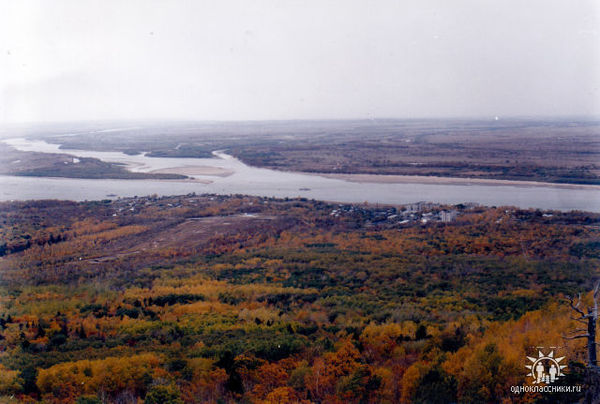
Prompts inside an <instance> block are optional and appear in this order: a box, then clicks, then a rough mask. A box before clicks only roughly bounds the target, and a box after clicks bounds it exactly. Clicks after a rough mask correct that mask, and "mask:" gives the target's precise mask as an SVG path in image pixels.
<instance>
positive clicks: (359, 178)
mask: <svg viewBox="0 0 600 404" xmlns="http://www.w3.org/2000/svg"><path fill="white" fill-rule="evenodd" d="M318 175H320V176H321V177H325V178H332V179H338V180H343V181H350V182H357V183H376V184H436V185H498V186H515V187H519V186H521V187H551V188H564V189H595V190H600V185H587V184H559V183H553V182H537V181H513V180H492V179H487V178H458V177H435V176H426V175H378V174H328V173H325V174H318Z"/></svg>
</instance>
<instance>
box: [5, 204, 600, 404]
mask: <svg viewBox="0 0 600 404" xmlns="http://www.w3.org/2000/svg"><path fill="white" fill-rule="evenodd" d="M442 212H444V213H446V212H452V215H451V216H450V217H449V216H448V215H446V216H444V215H443V214H442ZM444 217H445V218H446V220H442V219H440V218H444ZM448 217H449V218H448ZM0 234H1V238H0V240H1V242H0V243H1V244H0V313H2V314H1V317H0V396H1V397H2V398H1V399H0V401H2V400H4V401H2V402H5V401H6V402H24V403H34V402H45V403H78V404H84V403H87V404H91V403H135V402H140V403H141V402H143V403H213V404H216V403H223V404H224V403H265V404H266V403H452V402H460V403H505V402H528V403H532V402H538V403H555V402H574V401H577V400H579V399H581V398H582V397H583V394H584V393H583V391H582V392H581V393H568V394H567V393H553V394H540V393H535V392H533V393H532V392H529V393H523V394H514V393H513V392H511V386H515V385H524V384H527V383H528V381H527V369H526V368H525V365H526V364H527V363H528V362H527V358H526V357H527V356H531V355H532V354H537V351H536V350H535V347H537V346H539V345H540V344H543V345H544V346H554V347H559V349H560V351H561V356H565V357H566V358H567V359H565V363H566V362H568V363H566V364H567V365H568V368H567V371H565V373H566V376H565V377H563V378H562V379H560V380H559V381H558V382H557V384H559V385H579V386H584V387H585V385H586V378H585V367H586V349H585V340H583V339H568V338H565V337H566V336H568V335H570V334H571V333H573V332H574V331H575V330H576V329H577V328H578V326H579V325H578V324H577V322H576V321H575V320H573V319H572V317H573V316H572V315H571V313H572V309H571V308H570V307H569V304H568V300H567V296H573V295H576V294H578V293H582V297H581V298H582V300H583V302H584V304H587V303H589V302H590V300H591V295H590V294H589V293H588V292H589V291H590V290H592V288H593V280H594V279H595V277H597V276H598V275H600V267H599V259H600V253H599V251H600V249H599V248H598V247H599V246H600V241H598V240H600V215H598V214H592V213H583V212H568V213H566V212H557V211H553V212H549V211H539V210H522V209H517V208H513V207H492V208H485V207H480V206H477V205H456V206H441V205H435V204H424V205H419V206H416V207H415V206H410V207H407V206H383V205H373V204H358V205H338V204H331V203H326V202H318V201H313V200H306V199H273V198H261V197H249V196H239V195H233V196H217V195H195V194H190V195H183V196H172V197H157V196H150V197H136V198H124V199H116V200H104V201H95V202H68V201H26V202H5V203H1V204H0Z"/></svg>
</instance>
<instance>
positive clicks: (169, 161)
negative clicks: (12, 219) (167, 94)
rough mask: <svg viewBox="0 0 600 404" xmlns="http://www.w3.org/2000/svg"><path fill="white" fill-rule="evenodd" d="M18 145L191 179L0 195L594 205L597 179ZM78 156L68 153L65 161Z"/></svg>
mask: <svg viewBox="0 0 600 404" xmlns="http://www.w3.org/2000/svg"><path fill="white" fill-rule="evenodd" d="M4 142H5V143H7V144H10V145H11V146H13V147H15V148H17V149H19V150H23V151H37V152H46V153H68V154H70V155H72V156H75V157H95V158H98V159H100V160H103V161H107V162H117V163H122V164H124V165H125V166H126V167H127V169H129V170H131V171H137V172H157V171H158V172H160V171H162V172H187V173H188V174H189V173H192V175H193V177H194V179H190V180H106V179H100V180H95V179H71V178H48V177H20V176H0V200H24V199H70V200H77V201H81V200H98V199H107V198H116V197H129V196H134V195H138V196H142V195H150V194H158V195H178V194H187V193H192V192H195V193H198V194H200V193H215V194H248V195H257V196H274V197H305V198H311V199H320V200H326V201H337V202H356V203H360V202H369V203H382V204H406V203H412V202H418V201H430V202H437V203H445V204H457V203H464V202H476V203H479V204H482V205H487V206H518V207H521V208H540V209H554V210H563V211H567V210H583V211H592V212H600V187H592V186H573V187H569V186H554V185H540V184H538V185H526V184H517V185H513V184H506V183H504V184H502V183H500V184H493V185H491V184H476V183H475V184H468V183H460V180H459V183H451V184H438V183H431V182H428V183H415V182H414V179H413V180H411V181H410V182H409V181H407V182H405V183H403V182H402V180H401V179H400V180H399V181H398V182H395V183H381V182H353V181H345V180H342V179H334V178H326V177H322V176H319V175H310V174H301V173H294V172H282V171H275V170H269V169H264V168H256V167H250V166H247V165H245V164H244V163H242V162H241V161H239V160H237V159H235V158H233V157H231V156H229V155H227V154H224V153H219V152H215V153H214V155H215V157H214V158H205V159H197V158H162V157H146V156H145V155H143V154H140V155H136V156H129V155H126V154H124V153H118V152H97V151H87V150H64V149H59V145H57V144H49V143H46V142H44V141H30V140H26V139H8V140H5V141H4ZM73 161H75V163H76V162H77V159H75V160H72V159H71V160H70V161H69V162H70V163H73Z"/></svg>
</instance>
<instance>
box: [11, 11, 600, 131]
mask: <svg viewBox="0 0 600 404" xmlns="http://www.w3.org/2000/svg"><path fill="white" fill-rule="evenodd" d="M599 4H600V3H599V2H598V1H596V0H589V1H586V0H497V1H491V0H490V1H488V0H435V1H434V0H414V1H412V0H409V1H406V0H401V1H385V0H378V1H366V0H365V1H353V0H340V1H326V0H315V1H285V0H273V1H253V0H240V1H228V0H214V1H201V0H198V1H149V0H141V1H122V0H119V1H116V0H115V1H107V0H101V1H87V0H73V1H60V0H58V1H45V0H41V1H26V0H16V1H13V0H0V122H2V121H4V122H15V121H65V120H67V121H68V120H84V119H129V118H131V119H138V118H156V119H164V118H186V119H197V120H229V119H233V120H246V119H302V118H370V117H397V118H411V117H435V116H461V117H470V116H496V115H498V116H507V115H590V114H600V90H599V85H600V35H599V32H598V31H599V29H600V28H599V27H600V6H599Z"/></svg>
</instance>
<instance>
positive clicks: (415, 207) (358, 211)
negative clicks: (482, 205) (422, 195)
mask: <svg viewBox="0 0 600 404" xmlns="http://www.w3.org/2000/svg"><path fill="white" fill-rule="evenodd" d="M474 206H476V205H475V204H467V205H462V206H461V208H470V207H474ZM444 207H445V206H444ZM459 214H460V210H459V209H458V208H457V209H443V205H439V204H435V203H431V202H417V203H411V204H408V205H404V206H401V207H398V208H396V207H385V208H377V207H376V208H373V207H370V206H369V207H363V206H362V205H338V206H337V207H336V208H335V209H333V210H332V211H331V212H330V214H329V215H330V216H333V217H342V216H353V217H357V216H359V217H361V218H362V219H364V220H366V221H369V222H371V223H373V224H384V223H388V224H399V225H404V224H409V223H423V224H426V223H429V222H442V223H450V222H452V221H454V220H455V219H456V218H457V217H458V215H459Z"/></svg>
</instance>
